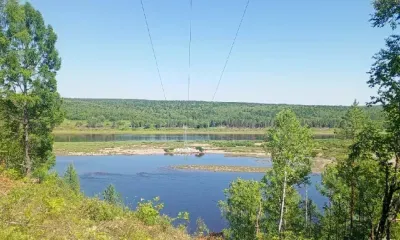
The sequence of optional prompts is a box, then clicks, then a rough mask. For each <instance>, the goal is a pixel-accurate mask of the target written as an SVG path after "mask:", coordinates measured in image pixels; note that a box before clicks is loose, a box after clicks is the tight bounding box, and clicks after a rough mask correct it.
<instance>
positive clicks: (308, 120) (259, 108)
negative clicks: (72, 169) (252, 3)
mask: <svg viewBox="0 0 400 240" xmlns="http://www.w3.org/2000/svg"><path fill="white" fill-rule="evenodd" d="M63 108H64V110H65V112H66V118H67V119H69V120H79V121H87V122H88V125H89V126H91V127H96V125H97V124H101V123H102V122H104V121H110V122H118V121H120V120H125V121H130V124H131V126H132V127H134V128H138V127H141V128H150V127H155V128H159V127H168V128H172V127H182V126H183V125H184V124H186V123H187V125H188V127H190V128H208V127H221V126H222V127H236V128H263V127H269V126H271V125H272V122H273V118H274V117H275V115H276V114H277V113H278V112H279V111H281V110H282V109H284V108H289V109H292V110H293V111H294V112H295V113H296V115H297V116H298V118H299V119H300V121H301V122H302V123H303V124H307V125H308V126H310V127H315V128H333V127H337V126H338V125H339V124H340V121H341V117H342V116H343V115H344V114H345V112H346V111H347V110H348V108H349V107H347V106H318V105H315V106H309V105H286V104H260V103H234V102H201V101H189V102H186V101H157V100H134V99H132V100H125V99H72V98H65V99H64V103H63ZM363 109H364V110H365V111H366V113H367V115H369V116H370V117H371V118H372V119H373V120H377V121H380V120H381V119H382V116H381V108H380V107H377V106H374V107H363Z"/></svg>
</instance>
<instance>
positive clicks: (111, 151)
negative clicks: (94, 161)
mask: <svg viewBox="0 0 400 240" xmlns="http://www.w3.org/2000/svg"><path fill="white" fill-rule="evenodd" d="M204 153H205V154H224V155H226V156H233V157H234V156H237V157H258V158H265V157H268V155H267V154H265V153H262V152H252V153H249V152H229V151H225V150H220V149H208V150H206V151H205V152H204ZM164 154H166V153H165V151H164V149H160V148H146V149H126V148H121V147H115V148H104V149H100V150H98V151H96V152H66V153H65V152H64V153H56V155H57V156H110V155H164Z"/></svg>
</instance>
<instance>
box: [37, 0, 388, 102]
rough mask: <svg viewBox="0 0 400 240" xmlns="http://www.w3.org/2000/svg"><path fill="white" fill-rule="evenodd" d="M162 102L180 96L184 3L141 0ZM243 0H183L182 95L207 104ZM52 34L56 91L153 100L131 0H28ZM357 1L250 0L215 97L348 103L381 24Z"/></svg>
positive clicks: (153, 78)
mask: <svg viewBox="0 0 400 240" xmlns="http://www.w3.org/2000/svg"><path fill="white" fill-rule="evenodd" d="M143 2H144V5H145V9H146V13H147V17H148V21H149V25H150V30H151V32H152V36H153V42H154V47H155V50H156V53H157V58H158V61H159V66H160V71H161V75H162V78H163V82H164V87H165V91H166V95H167V99H168V100H183V99H186V98H187V74H188V36H189V35H188V34H189V0H171V1H164V0H143ZM246 2H247V0H193V13H192V19H193V20H192V21H193V22H192V39H193V40H192V69H191V75H192V77H191V79H192V83H191V94H190V95H191V99H193V100H205V101H210V100H211V99H212V95H213V93H214V91H215V88H216V85H217V82H218V79H219V75H220V72H221V70H222V67H223V65H224V61H225V59H226V56H227V54H228V52H229V48H230V45H231V43H232V40H233V37H234V34H235V32H236V29H237V26H238V24H239V21H240V17H241V15H242V11H243V9H244V6H245V4H246ZM31 3H32V4H33V5H34V6H35V7H36V8H37V9H38V10H39V11H41V12H42V14H43V16H44V18H45V21H46V23H49V24H51V25H52V26H53V27H54V29H55V31H56V32H57V34H58V37H59V41H58V43H57V47H58V49H59V52H60V55H61V57H62V61H63V64H62V69H61V70H60V72H59V74H58V86H59V91H60V93H61V95H62V96H63V97H82V98H125V99H137V98H139V99H163V98H164V97H163V93H162V90H161V87H160V84H159V79H158V75H157V71H156V66H155V62H154V59H153V55H152V51H151V46H150V44H149V39H148V35H147V30H146V25H145V21H144V17H143V14H142V10H141V5H140V0H117V1H94V0H92V1H89V0H86V1H82V0H69V1H54V0H31ZM371 13H373V9H372V6H371V4H370V1H366V0H323V1H321V0H303V1H298V0H251V1H250V5H249V8H248V11H247V14H246V16H245V19H244V22H243V25H242V28H241V30H240V33H239V36H238V39H237V42H236V45H235V47H234V49H233V52H232V55H231V58H230V62H229V63H228V66H227V68H226V72H225V75H224V77H223V79H222V82H221V85H220V88H219V91H218V92H217V95H216V98H215V100H216V101H235V102H261V103H291V104H323V105H349V104H351V103H352V101H353V100H354V99H355V98H357V99H358V100H359V101H360V102H361V103H365V102H366V101H368V100H369V97H370V96H371V95H373V94H374V93H375V90H373V89H369V88H368V86H367V84H366V81H367V80H368V74H367V73H366V72H367V71H368V70H369V68H370V65H371V64H372V62H373V60H372V56H373V54H374V53H376V52H377V51H378V50H379V49H380V48H381V47H383V46H384V38H385V37H387V36H389V35H390V34H391V32H390V30H389V29H376V28H375V29H374V28H372V27H371V25H370V23H369V22H368V19H369V16H370V14H371Z"/></svg>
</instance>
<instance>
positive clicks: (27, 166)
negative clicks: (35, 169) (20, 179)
mask: <svg viewBox="0 0 400 240" xmlns="http://www.w3.org/2000/svg"><path fill="white" fill-rule="evenodd" d="M26 105H27V104H26V103H25V105H24V120H23V128H24V135H23V138H24V139H23V141H24V166H25V173H26V175H27V176H30V175H31V171H32V162H31V158H30V157H29V133H28V128H29V126H28V109H27V106H26Z"/></svg>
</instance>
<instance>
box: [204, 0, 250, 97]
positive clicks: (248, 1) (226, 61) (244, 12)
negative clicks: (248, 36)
mask: <svg viewBox="0 0 400 240" xmlns="http://www.w3.org/2000/svg"><path fill="white" fill-rule="evenodd" d="M249 3H250V0H247V4H246V7H245V8H244V11H243V15H242V19H240V23H239V27H238V29H237V31H236V35H235V38H234V39H233V42H232V45H231V49H230V50H229V53H228V57H227V58H226V60H225V65H224V68H223V69H222V72H221V75H220V76H219V80H218V84H217V88H216V89H215V92H214V95H213V97H212V100H211V101H214V99H215V95H216V94H217V91H218V88H219V84H220V83H221V80H222V77H223V76H224V72H225V68H226V65H228V61H229V58H230V56H231V53H232V49H233V47H234V46H235V42H236V38H237V36H238V34H239V30H240V27H241V26H242V22H243V19H244V16H245V15H246V11H247V7H248V6H249Z"/></svg>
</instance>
